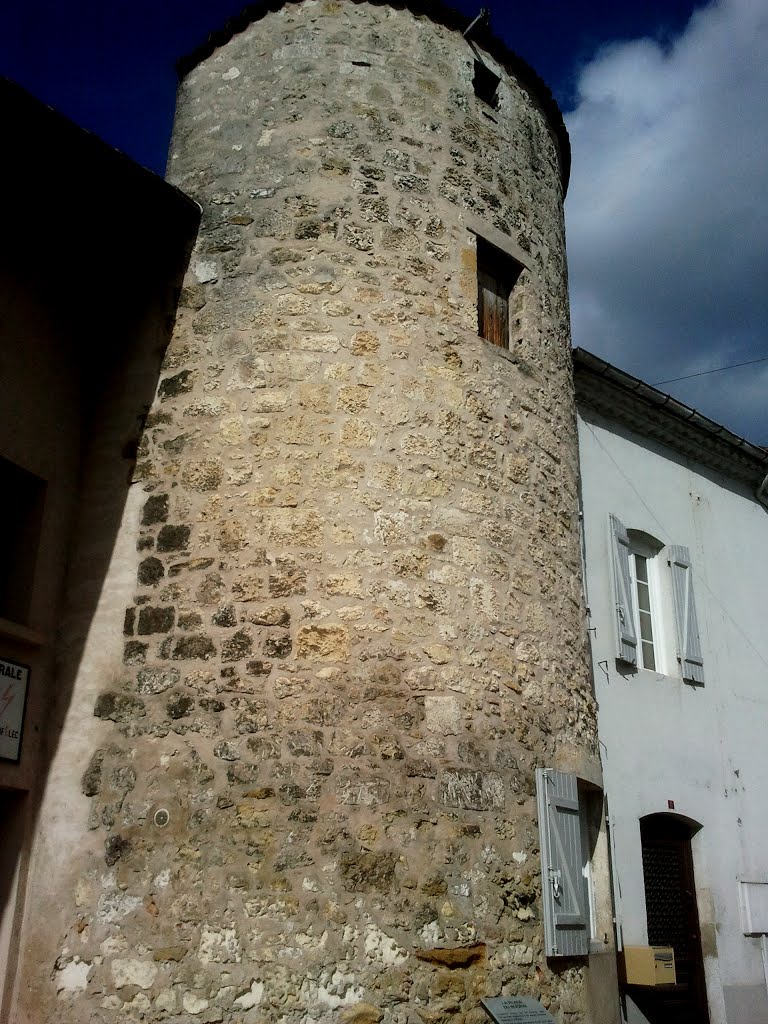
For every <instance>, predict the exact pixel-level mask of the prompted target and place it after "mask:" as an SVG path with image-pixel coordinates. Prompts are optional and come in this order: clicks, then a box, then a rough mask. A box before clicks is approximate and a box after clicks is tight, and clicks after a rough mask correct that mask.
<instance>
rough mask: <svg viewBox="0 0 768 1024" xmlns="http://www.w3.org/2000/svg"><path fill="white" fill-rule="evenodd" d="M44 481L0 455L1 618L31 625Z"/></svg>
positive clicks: (23, 624) (43, 499) (45, 488)
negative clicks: (0, 527)
mask: <svg viewBox="0 0 768 1024" xmlns="http://www.w3.org/2000/svg"><path fill="white" fill-rule="evenodd" d="M47 487H48V484H47V481H46V480H44V479H43V478H42V477H39V476H37V475H36V474H35V473H32V472H30V471H29V470H28V469H25V468H24V467H23V466H21V465H19V464H17V463H15V462H13V461H11V460H10V459H7V458H5V457H4V456H0V489H1V490H2V492H3V502H4V506H3V516H2V517H0V518H2V521H3V534H4V536H3V540H4V551H5V554H4V555H3V557H2V559H1V560H0V618H2V619H5V620H7V621H8V622H14V623H17V624H19V625H22V626H28V625H29V624H30V616H31V610H32V598H33V591H34V584H35V569H36V567H37V559H38V552H39V548H40V539H41V535H42V526H43V513H44V510H45V500H46V493H47Z"/></svg>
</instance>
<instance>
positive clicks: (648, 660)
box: [643, 640, 656, 672]
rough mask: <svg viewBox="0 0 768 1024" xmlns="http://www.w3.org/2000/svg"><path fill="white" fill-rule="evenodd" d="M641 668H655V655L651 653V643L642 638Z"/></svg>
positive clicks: (653, 670)
mask: <svg viewBox="0 0 768 1024" xmlns="http://www.w3.org/2000/svg"><path fill="white" fill-rule="evenodd" d="M643 668H649V669H650V670H651V671H652V672H655V670H656V656H655V655H654V653H653V644H649V643H646V641H645V640H643Z"/></svg>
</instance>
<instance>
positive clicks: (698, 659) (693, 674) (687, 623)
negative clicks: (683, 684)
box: [667, 545, 704, 683]
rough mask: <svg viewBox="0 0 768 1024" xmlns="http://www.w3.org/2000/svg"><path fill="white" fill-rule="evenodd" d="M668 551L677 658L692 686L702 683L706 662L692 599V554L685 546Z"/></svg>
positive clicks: (694, 604) (677, 546)
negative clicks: (675, 626) (675, 623)
mask: <svg viewBox="0 0 768 1024" xmlns="http://www.w3.org/2000/svg"><path fill="white" fill-rule="evenodd" d="M667 551H668V557H669V565H670V568H671V570H672V591H673V593H674V595H675V619H676V621H677V658H678V661H679V662H680V668H681V670H682V673H683V679H689V680H690V681H691V682H693V683H703V682H704V658H703V656H702V653H701V637H700V636H699V623H698V620H697V618H696V603H695V601H694V599H693V570H692V569H691V554H690V552H689V550H688V548H686V547H683V546H682V545H672V546H671V547H669V548H668V549H667Z"/></svg>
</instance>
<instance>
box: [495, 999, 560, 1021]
mask: <svg viewBox="0 0 768 1024" xmlns="http://www.w3.org/2000/svg"><path fill="white" fill-rule="evenodd" d="M480 1003H481V1005H482V1007H483V1009H484V1010H485V1012H486V1013H487V1014H488V1016H489V1017H490V1018H491V1020H492V1021H494V1024H555V1018H554V1017H553V1016H552V1014H551V1013H550V1012H549V1010H546V1009H545V1008H544V1007H543V1006H542V1005H541V1003H540V1002H539V1001H538V999H529V998H528V997H527V996H506V997H500V998H498V999H481V1000H480Z"/></svg>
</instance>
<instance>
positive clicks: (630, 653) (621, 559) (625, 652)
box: [610, 515, 637, 665]
mask: <svg viewBox="0 0 768 1024" xmlns="http://www.w3.org/2000/svg"><path fill="white" fill-rule="evenodd" d="M610 521H611V550H612V553H613V589H614V596H615V600H616V631H617V639H618V648H617V652H616V657H617V658H619V659H620V660H621V661H626V662H627V664H629V665H637V633H636V632H635V601H634V596H633V594H632V576H631V574H630V571H629V537H628V536H627V531H626V530H625V529H624V524H623V523H622V522H621V521H620V520H619V519H617V518H616V516H614V515H611V516H610Z"/></svg>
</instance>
